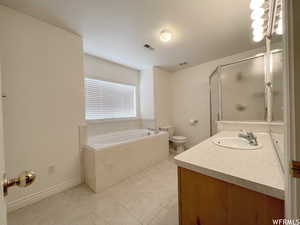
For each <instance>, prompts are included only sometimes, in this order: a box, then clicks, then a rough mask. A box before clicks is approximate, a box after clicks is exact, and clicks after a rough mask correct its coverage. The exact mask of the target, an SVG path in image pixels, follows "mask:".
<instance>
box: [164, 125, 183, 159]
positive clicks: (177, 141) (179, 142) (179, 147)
mask: <svg viewBox="0 0 300 225" xmlns="http://www.w3.org/2000/svg"><path fill="white" fill-rule="evenodd" d="M159 129H160V130H161V131H166V132H168V133H169V141H170V142H172V143H173V144H174V146H175V150H176V152H177V153H181V152H183V151H184V144H185V143H186V142H187V138H186V137H184V136H174V132H175V127H173V126H164V127H160V128H159Z"/></svg>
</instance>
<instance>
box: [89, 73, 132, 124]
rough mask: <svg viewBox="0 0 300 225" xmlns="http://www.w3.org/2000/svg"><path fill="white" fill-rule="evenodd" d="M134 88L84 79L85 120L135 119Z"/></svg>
mask: <svg viewBox="0 0 300 225" xmlns="http://www.w3.org/2000/svg"><path fill="white" fill-rule="evenodd" d="M135 89H136V87H135V86H132V85H125V84H119V83H113V82H107V81H102V80H97V79H91V78H86V79H85V93H86V101H85V105H86V106H85V109H86V119H87V120H96V119H113V118H129V117H136V93H135Z"/></svg>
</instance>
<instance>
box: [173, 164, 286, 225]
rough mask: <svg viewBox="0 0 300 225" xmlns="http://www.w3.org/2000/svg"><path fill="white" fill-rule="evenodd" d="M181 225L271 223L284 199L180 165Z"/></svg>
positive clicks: (278, 215)
mask: <svg viewBox="0 0 300 225" xmlns="http://www.w3.org/2000/svg"><path fill="white" fill-rule="evenodd" d="M178 179H179V180H178V184H179V215H180V219H179V220H180V225H241V224H242V225H272V224H273V219H280V218H281V219H282V218H284V201H282V200H279V199H275V198H272V197H269V196H267V195H264V194H261V193H258V192H255V191H251V190H248V189H246V188H243V187H240V186H237V185H234V184H230V183H226V182H223V181H221V180H218V179H215V178H211V177H208V176H205V175H201V174H199V173H196V172H193V171H190V170H187V169H184V168H179V169H178Z"/></svg>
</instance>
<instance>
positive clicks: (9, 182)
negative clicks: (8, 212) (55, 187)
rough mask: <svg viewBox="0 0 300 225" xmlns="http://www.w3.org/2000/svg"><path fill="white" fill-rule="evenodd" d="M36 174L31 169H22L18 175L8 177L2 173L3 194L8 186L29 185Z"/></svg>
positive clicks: (5, 193)
mask: <svg viewBox="0 0 300 225" xmlns="http://www.w3.org/2000/svg"><path fill="white" fill-rule="evenodd" d="M35 178H36V175H35V173H34V172H33V171H24V172H22V173H21V174H19V176H18V177H16V178H12V179H9V178H7V177H6V175H4V179H3V193H4V196H7V194H8V188H10V187H12V186H15V185H17V186H19V187H27V186H29V185H31V184H32V183H33V182H34V181H35Z"/></svg>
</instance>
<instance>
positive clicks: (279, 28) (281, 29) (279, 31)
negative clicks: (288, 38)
mask: <svg viewBox="0 0 300 225" xmlns="http://www.w3.org/2000/svg"><path fill="white" fill-rule="evenodd" d="M276 34H278V35H282V34H283V24H282V19H280V20H279V21H278V25H277V28H276Z"/></svg>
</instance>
